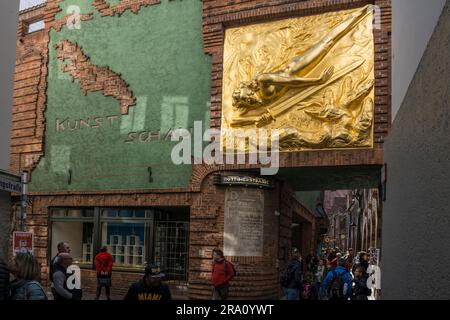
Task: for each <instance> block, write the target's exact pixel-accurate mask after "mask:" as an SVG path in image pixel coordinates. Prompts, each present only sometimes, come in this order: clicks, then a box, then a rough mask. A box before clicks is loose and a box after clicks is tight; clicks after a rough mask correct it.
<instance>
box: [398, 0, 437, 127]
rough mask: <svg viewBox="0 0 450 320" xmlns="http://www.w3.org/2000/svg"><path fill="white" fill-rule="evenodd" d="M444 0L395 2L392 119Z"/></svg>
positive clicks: (404, 0) (431, 32)
mask: <svg viewBox="0 0 450 320" xmlns="http://www.w3.org/2000/svg"><path fill="white" fill-rule="evenodd" d="M444 4H445V0H393V1H392V118H393V119H394V118H395V116H396V115H397V112H398V110H399V109H400V105H401V104H402V101H403V99H404V98H405V95H406V92H407V91H408V87H409V85H410V83H411V80H412V79H413V77H414V74H415V73H416V70H417V66H418V65H419V63H420V59H422V56H423V53H424V51H425V49H426V48H427V44H428V41H429V40H430V37H431V35H432V34H433V30H434V28H435V26H436V23H437V21H438V19H439V16H440V14H441V12H442V8H443V6H444Z"/></svg>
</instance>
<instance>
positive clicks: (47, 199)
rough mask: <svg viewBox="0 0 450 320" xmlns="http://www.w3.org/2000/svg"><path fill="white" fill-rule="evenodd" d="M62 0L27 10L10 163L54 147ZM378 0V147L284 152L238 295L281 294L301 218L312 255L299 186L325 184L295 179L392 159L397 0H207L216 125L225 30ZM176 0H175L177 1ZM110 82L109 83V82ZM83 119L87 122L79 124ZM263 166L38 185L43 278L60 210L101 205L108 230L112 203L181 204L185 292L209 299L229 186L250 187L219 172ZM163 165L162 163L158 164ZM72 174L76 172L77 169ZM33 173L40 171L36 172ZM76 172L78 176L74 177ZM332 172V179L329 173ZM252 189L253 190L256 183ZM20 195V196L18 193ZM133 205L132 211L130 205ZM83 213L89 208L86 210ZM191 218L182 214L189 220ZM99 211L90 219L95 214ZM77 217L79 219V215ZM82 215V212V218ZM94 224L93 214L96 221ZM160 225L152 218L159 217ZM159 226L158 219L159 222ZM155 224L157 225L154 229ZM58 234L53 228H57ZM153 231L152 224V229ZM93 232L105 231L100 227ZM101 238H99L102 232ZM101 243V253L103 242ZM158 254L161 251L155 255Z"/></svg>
mask: <svg viewBox="0 0 450 320" xmlns="http://www.w3.org/2000/svg"><path fill="white" fill-rule="evenodd" d="M62 2H63V1H60V0H48V1H47V3H46V4H43V5H40V6H37V7H34V8H31V9H28V10H25V11H22V12H21V14H20V23H19V30H18V41H17V60H16V72H15V82H14V105H13V128H12V134H11V170H12V171H13V172H20V171H22V170H29V171H31V172H33V170H35V168H36V167H37V166H38V163H39V161H41V159H42V158H43V157H45V152H46V133H45V130H46V108H47V102H48V101H47V100H48V94H47V90H48V88H47V84H48V81H49V79H48V76H49V68H50V67H49V66H50V63H51V62H50V61H49V60H50V57H49V56H50V52H49V51H50V50H49V47H50V41H51V39H50V37H51V34H52V32H56V31H57V30H61V28H62V27H63V26H64V25H65V24H66V23H67V17H62V18H61V17H60V16H59V14H60V13H61V11H62V10H61V8H60V4H61V3H62ZM368 3H372V4H375V5H378V6H379V7H380V8H381V29H380V30H374V39H375V57H374V59H375V77H376V81H375V112H374V123H375V128H374V135H375V137H374V142H375V143H374V147H373V148H372V149H359V150H356V149H355V150H323V151H304V152H291V153H282V154H280V167H281V170H280V174H279V175H277V176H275V177H272V178H271V182H272V183H273V186H272V187H271V188H270V189H259V188H257V190H261V193H262V197H263V199H264V208H263V229H262V230H263V233H262V238H261V240H262V252H263V254H262V255H261V256H229V257H228V258H229V259H230V261H232V262H233V263H234V264H235V265H236V267H237V269H238V276H237V277H236V279H235V280H234V281H233V286H232V290H231V297H232V298H236V299H276V298H278V297H279V296H280V288H279V285H278V275H279V271H280V269H281V268H282V267H283V266H284V264H285V263H286V262H287V259H288V252H289V249H290V248H291V245H292V239H291V237H292V235H291V225H292V221H293V217H294V216H298V217H301V219H302V221H305V222H306V223H309V224H310V227H308V232H309V234H310V236H309V239H310V241H309V243H308V241H305V242H304V244H303V245H302V248H301V250H302V253H303V254H304V255H306V254H307V253H308V252H309V251H310V250H311V249H313V248H314V246H315V244H316V241H317V232H318V230H317V229H318V228H317V225H318V222H317V221H316V219H317V218H316V217H315V215H314V214H313V213H312V212H310V211H309V210H308V209H306V207H305V206H303V205H302V204H301V203H300V202H298V200H296V198H295V191H296V190H299V188H302V189H306V190H308V189H309V190H319V189H316V188H317V185H315V184H314V183H311V184H307V185H302V186H301V187H299V186H298V185H294V184H292V183H291V181H289V179H287V178H286V176H291V178H292V176H293V177H294V178H295V179H304V180H305V181H310V180H311V181H312V180H315V181H316V180H317V179H315V177H316V176H317V175H318V176H319V177H322V178H323V176H324V175H327V176H330V175H328V174H327V172H329V170H332V173H333V177H334V180H333V181H331V180H330V181H328V182H324V183H323V184H322V185H320V184H319V187H320V186H321V188H322V189H325V188H327V187H329V186H330V185H333V184H334V185H339V183H343V184H346V183H347V182H348V178H349V177H348V175H347V173H346V172H347V171H346V170H349V169H351V170H352V172H353V173H354V176H352V178H358V179H359V180H358V181H362V183H364V181H366V180H368V179H367V177H374V176H375V180H377V178H378V174H379V171H380V168H381V166H382V165H383V139H384V137H385V136H386V135H387V132H388V129H389V126H390V123H391V119H390V118H391V116H390V56H391V47H390V19H391V15H390V1H388V0H375V1H366V0H342V1H331V0H329V1H328V0H327V1H316V0H310V1H298V0H295V1H294V0H272V1H256V0H254V1H227V0H220V1H217V0H204V1H203V4H202V6H203V13H202V18H203V20H202V21H203V22H202V29H203V49H204V52H205V53H206V54H207V55H209V56H210V57H211V63H212V65H211V77H210V80H211V92H210V93H211V99H210V102H211V104H210V127H212V128H220V125H221V120H220V119H221V111H222V110H221V97H222V65H223V45H224V30H225V29H226V28H228V27H231V26H239V25H245V24H249V23H258V22H263V21H270V20H276V19H282V18H287V17H297V16H308V15H312V14H319V13H324V12H329V11H336V10H342V9H349V8H356V7H361V6H363V5H365V4H368ZM162 5H169V4H167V3H165V1H151V0H135V1H122V2H119V3H118V4H116V5H110V4H108V3H107V2H106V1H100V0H94V1H93V2H92V6H93V7H94V8H95V10H97V12H96V14H97V13H100V15H101V16H102V17H108V16H111V17H112V16H116V15H119V16H120V15H122V14H123V15H124V16H126V15H127V14H128V13H129V12H132V13H133V14H137V15H139V14H140V11H141V10H143V8H144V7H152V6H155V8H156V7H158V6H162ZM172 5H175V4H172ZM91 19H93V16H92V14H90V13H82V14H81V21H82V22H85V21H88V22H89V21H90V20H91ZM39 20H44V22H45V29H43V30H40V31H36V32H33V33H27V31H26V30H27V26H28V25H29V24H30V23H33V22H35V21H39ZM105 90H106V89H105ZM80 126H81V125H80ZM258 167H259V166H258V165H192V172H191V174H190V177H189V182H188V185H187V186H183V187H174V188H167V187H162V188H124V189H121V188H114V189H113V190H107V189H105V190H64V191H51V192H49V191H33V192H31V194H30V202H29V208H28V212H29V215H28V217H27V227H28V229H29V230H30V231H33V232H34V233H35V246H36V249H35V254H36V256H37V258H38V259H39V261H40V263H41V267H42V279H43V282H44V283H46V282H47V279H48V264H49V260H50V258H51V255H52V254H53V253H52V249H51V246H52V245H53V244H52V226H55V223H58V222H61V221H59V220H58V217H55V218H53V217H52V213H51V212H53V211H52V210H57V209H58V208H65V210H69V209H70V208H72V209H76V208H81V209H82V210H87V211H89V210H93V211H94V214H93V217H94V218H93V219H97V220H95V222H92V223H93V226H94V228H101V227H99V226H98V225H97V224H102V223H103V222H102V220H101V219H102V217H103V216H102V215H103V213H101V212H102V211H101V210H103V209H104V208H116V209H117V208H118V210H119V209H120V208H132V209H133V210H137V209H139V208H141V209H145V210H150V209H151V210H153V209H155V210H156V209H157V210H161V211H164V212H168V213H169V215H170V214H172V213H173V214H176V213H177V212H179V211H180V212H181V211H182V215H184V218H186V221H187V222H188V244H187V246H188V247H187V250H186V251H187V254H188V259H187V261H188V262H187V267H186V274H187V275H186V277H185V278H182V279H181V280H182V281H179V279H178V280H177V281H175V282H174V285H175V286H178V289H180V291H179V293H178V294H179V295H180V297H181V296H182V297H188V298H190V299H209V298H210V284H209V277H210V271H211V252H212V250H213V249H214V248H215V247H223V246H224V241H225V240H224V237H225V231H224V230H225V225H224V224H225V216H226V213H225V211H226V208H225V201H226V194H227V192H228V191H229V190H235V191H237V192H241V193H245V192H244V191H243V190H244V189H245V188H247V187H245V186H227V185H219V184H216V183H215V182H214V174H217V173H220V174H221V175H223V176H227V175H243V176H255V175H256V176H257V171H256V169H257V168H258ZM308 168H314V170H312V171H311V172H314V174H312V175H310V176H308V173H307V174H306V175H305V174H304V172H305V171H304V170H305V169H308ZM152 170H157V169H152ZM69 176H70V177H71V173H70V174H69ZM32 179H33V174H32ZM69 180H70V178H69ZM325 180H326V179H325V178H324V180H323V181H325ZM248 188H252V187H251V186H249V187H248ZM16 200H17V201H18V199H16ZM130 210H131V209H130ZM83 217H84V216H83ZM184 218H183V219H184ZM89 219H90V218H89ZM77 221H78V220H77ZM80 221H81V220H80ZM89 223H91V222H89ZM152 223H153V222H152ZM152 228H153V227H152ZM152 228H151V230H153V229H152ZM53 232H54V231H53ZM146 232H147V231H146ZM93 234H94V236H93V237H94V239H95V238H96V237H99V236H96V235H95V234H96V233H95V232H93ZM97 240H98V239H97ZM98 243H99V242H97V244H94V251H95V250H96V249H98ZM151 250H154V249H151ZM154 254H155V253H154V252H153V251H152V255H154ZM141 272H142V269H140V270H126V269H121V268H117V272H114V275H113V283H114V286H113V293H116V294H120V295H122V294H124V293H125V290H126V289H127V287H128V285H129V283H130V282H131V281H134V280H136V279H138V278H139V277H141V274H142V273H141ZM82 279H83V280H82V281H83V287H84V288H85V289H86V290H87V291H93V290H94V289H95V272H94V270H93V269H92V267H89V266H88V267H86V268H82Z"/></svg>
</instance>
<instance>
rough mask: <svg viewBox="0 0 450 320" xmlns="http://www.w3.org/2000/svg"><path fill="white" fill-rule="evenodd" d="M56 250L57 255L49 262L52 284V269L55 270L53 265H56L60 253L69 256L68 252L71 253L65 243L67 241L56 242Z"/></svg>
mask: <svg viewBox="0 0 450 320" xmlns="http://www.w3.org/2000/svg"><path fill="white" fill-rule="evenodd" d="M56 249H57V250H58V253H57V254H56V256H54V257H53V258H52V260H51V261H50V281H51V282H53V273H54V269H55V264H56V263H58V259H59V255H60V254H61V253H68V254H70V252H72V250H71V249H70V245H69V242H67V241H61V242H58V245H57V246H56Z"/></svg>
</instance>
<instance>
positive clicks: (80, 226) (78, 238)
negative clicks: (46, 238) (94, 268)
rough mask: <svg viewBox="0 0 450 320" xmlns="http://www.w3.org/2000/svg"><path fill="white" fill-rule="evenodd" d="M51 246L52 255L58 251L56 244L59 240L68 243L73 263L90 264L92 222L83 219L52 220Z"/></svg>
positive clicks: (91, 259) (91, 257)
mask: <svg viewBox="0 0 450 320" xmlns="http://www.w3.org/2000/svg"><path fill="white" fill-rule="evenodd" d="M51 236H52V248H51V254H52V257H54V256H55V255H56V254H57V253H58V249H57V245H58V243H59V242H61V241H67V242H68V243H69V244H70V249H71V255H72V258H73V261H74V263H76V264H80V265H91V264H92V262H93V254H94V252H93V241H92V240H93V238H94V222H83V221H53V222H52V235H51Z"/></svg>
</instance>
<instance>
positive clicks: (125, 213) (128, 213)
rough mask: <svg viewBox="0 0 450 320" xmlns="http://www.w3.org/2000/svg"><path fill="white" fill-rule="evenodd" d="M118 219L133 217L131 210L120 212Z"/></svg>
mask: <svg viewBox="0 0 450 320" xmlns="http://www.w3.org/2000/svg"><path fill="white" fill-rule="evenodd" d="M119 217H121V218H131V217H133V210H120V211H119Z"/></svg>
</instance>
